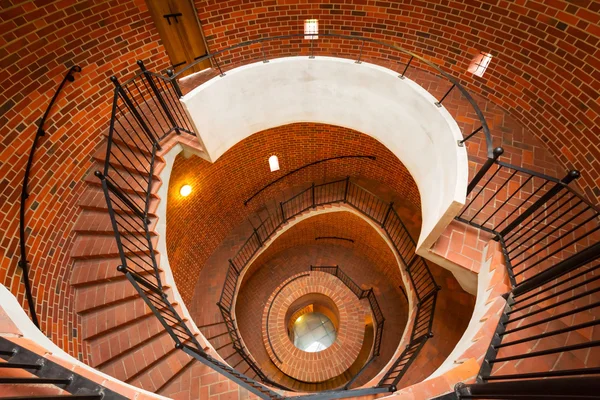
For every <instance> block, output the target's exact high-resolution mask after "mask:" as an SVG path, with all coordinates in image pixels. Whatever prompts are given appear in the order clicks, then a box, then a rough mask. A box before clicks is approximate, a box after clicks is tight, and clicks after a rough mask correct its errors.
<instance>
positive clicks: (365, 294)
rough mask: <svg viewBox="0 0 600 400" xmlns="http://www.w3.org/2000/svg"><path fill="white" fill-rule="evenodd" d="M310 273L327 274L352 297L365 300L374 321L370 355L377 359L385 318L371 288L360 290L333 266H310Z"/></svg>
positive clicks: (338, 268)
mask: <svg viewBox="0 0 600 400" xmlns="http://www.w3.org/2000/svg"><path fill="white" fill-rule="evenodd" d="M310 270H311V271H321V272H327V273H328V274H331V275H334V276H336V277H337V278H338V279H339V280H340V281H342V283H343V284H344V285H346V287H348V289H350V290H351V291H352V293H354V295H355V296H356V297H357V298H358V299H359V300H362V299H367V301H368V302H369V307H371V312H372V313H373V318H374V320H375V340H374V341H373V353H372V355H371V357H372V358H374V357H378V356H379V354H380V352H381V339H382V338H383V326H384V323H385V318H384V317H383V313H382V312H381V308H380V307H379V303H378V302H377V298H376V297H375V293H374V292H373V288H370V289H362V288H361V287H360V286H358V285H357V284H356V282H354V281H353V280H352V278H350V277H349V276H348V275H347V274H346V273H345V272H344V271H342V269H341V268H340V267H339V265H335V266H321V265H320V266H314V265H311V266H310Z"/></svg>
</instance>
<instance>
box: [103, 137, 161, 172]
mask: <svg viewBox="0 0 600 400" xmlns="http://www.w3.org/2000/svg"><path fill="white" fill-rule="evenodd" d="M93 158H94V159H95V160H97V161H100V162H101V163H102V164H103V163H104V162H105V161H106V142H105V143H104V144H102V145H101V146H100V147H99V148H98V149H97V150H96V152H95V153H94V155H93ZM110 165H111V167H112V168H114V169H118V170H123V171H129V172H131V173H134V174H140V175H143V176H147V175H148V174H149V172H150V171H149V165H150V155H148V154H145V153H142V152H140V151H138V150H135V149H133V151H132V150H130V149H128V148H127V146H124V145H122V144H119V143H113V145H112V147H111V156H110ZM164 166H165V163H164V159H163V158H162V157H160V156H156V158H155V160H154V169H153V171H152V175H153V176H154V177H157V178H158V175H159V174H160V172H161V171H162V169H163V168H164ZM111 176H112V175H111Z"/></svg>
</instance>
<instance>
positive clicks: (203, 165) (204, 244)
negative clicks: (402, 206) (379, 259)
mask: <svg viewBox="0 0 600 400" xmlns="http://www.w3.org/2000/svg"><path fill="white" fill-rule="evenodd" d="M272 154H276V155H278V156H279V165H280V168H281V169H280V170H279V171H277V172H270V171H269V165H268V158H269V156H271V155H272ZM349 154H362V155H374V156H376V157H377V159H376V160H375V161H372V160H368V159H342V160H335V161H328V162H325V163H321V164H317V165H314V166H311V167H308V168H305V169H303V170H301V171H299V172H298V173H295V174H293V175H290V176H288V177H286V178H285V179H283V180H282V181H280V182H279V183H277V184H275V185H273V186H272V187H270V188H269V189H268V190H267V191H265V192H264V194H262V195H261V196H259V197H257V198H256V199H254V200H252V202H250V203H249V205H248V207H245V206H244V204H243V203H244V201H245V200H246V199H247V198H249V197H250V196H251V195H252V194H253V193H255V192H256V191H257V190H259V189H261V188H262V187H264V186H265V185H266V184H268V183H269V182H271V181H273V180H275V179H277V178H279V177H281V176H283V175H285V174H286V173H288V172H290V171H292V170H294V169H296V168H298V167H301V166H303V165H306V164H308V163H311V162H313V161H317V160H321V159H324V158H328V157H335V156H340V155H349ZM346 176H352V177H358V176H361V177H365V178H367V179H371V180H375V181H378V182H380V183H382V184H383V185H385V186H387V187H389V188H390V190H391V191H392V192H394V194H396V195H397V196H399V197H400V198H403V199H406V201H407V202H409V203H412V205H413V206H414V208H415V209H416V210H418V209H419V208H420V200H419V194H418V190H417V187H416V184H415V183H414V181H413V180H412V177H411V176H410V174H409V173H408V171H407V170H406V168H405V167H404V166H403V165H402V164H401V163H400V161H399V160H398V159H397V158H396V157H395V156H394V155H393V154H392V153H391V152H390V151H389V150H387V148H385V147H384V146H383V145H382V144H381V143H379V142H377V141H376V140H375V139H372V138H371V137H369V136H367V135H364V134H361V133H359V132H356V131H353V130H350V129H346V128H340V127H336V126H331V125H324V124H314V123H298V124H291V125H285V126H282V127H278V128H273V129H269V130H266V131H263V132H259V133H257V134H254V135H252V136H251V137H249V138H247V139H245V140H244V141H242V142H240V143H238V144H237V145H236V146H234V147H233V148H232V149H230V150H229V151H227V152H226V153H225V154H224V155H223V156H222V157H221V158H219V159H218V160H217V161H216V162H215V163H214V164H211V163H209V162H207V161H205V160H203V159H201V158H198V157H192V158H190V159H187V160H186V159H184V158H183V157H182V156H178V158H177V159H176V160H175V164H174V166H173V171H172V174H171V179H170V182H169V198H168V204H169V207H168V209H167V250H168V254H169V262H170V265H171V268H172V269H173V273H174V277H175V281H176V282H177V287H178V289H179V291H180V292H181V294H182V296H183V298H184V300H186V301H188V300H190V299H191V297H192V295H193V290H194V286H195V282H196V279H197V277H198V276H199V274H200V271H201V269H202V266H203V265H204V263H205V261H206V260H207V259H208V257H209V256H210V255H211V254H212V253H213V251H214V250H215V249H216V248H217V246H218V245H219V244H220V243H221V241H223V239H224V238H225V237H226V235H227V234H228V233H229V232H230V231H231V229H233V228H234V227H236V226H238V225H239V224H240V223H242V222H243V221H244V219H245V218H246V217H248V216H249V215H250V213H251V212H252V211H253V210H255V209H256V208H257V207H258V206H260V205H261V204H263V202H267V201H271V200H277V201H281V200H284V199H288V198H290V197H291V196H292V195H293V193H294V192H293V191H292V190H290V188H293V187H296V188H298V187H299V188H301V189H303V188H306V187H308V186H309V185H310V183H311V182H313V181H325V180H327V181H329V180H334V179H337V178H344V177H346ZM185 183H188V184H191V185H192V186H193V188H194V189H193V192H192V194H191V195H190V196H188V197H186V198H182V197H181V196H180V195H179V189H180V187H181V186H182V185H183V184H185ZM313 239H314V238H313Z"/></svg>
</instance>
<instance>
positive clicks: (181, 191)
mask: <svg viewBox="0 0 600 400" xmlns="http://www.w3.org/2000/svg"><path fill="white" fill-rule="evenodd" d="M190 193H192V187H191V186H190V185H183V186H182V187H181V189H179V194H180V195H182V196H183V197H187V196H189V195H190Z"/></svg>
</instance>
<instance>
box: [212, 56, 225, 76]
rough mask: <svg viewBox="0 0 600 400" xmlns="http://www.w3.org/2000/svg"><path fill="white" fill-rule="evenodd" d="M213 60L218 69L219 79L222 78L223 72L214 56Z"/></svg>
mask: <svg viewBox="0 0 600 400" xmlns="http://www.w3.org/2000/svg"><path fill="white" fill-rule="evenodd" d="M213 60H215V64H217V68H218V69H219V76H220V77H221V78H222V77H224V76H225V74H224V73H223V70H222V69H221V64H219V60H218V59H217V56H214V57H213Z"/></svg>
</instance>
